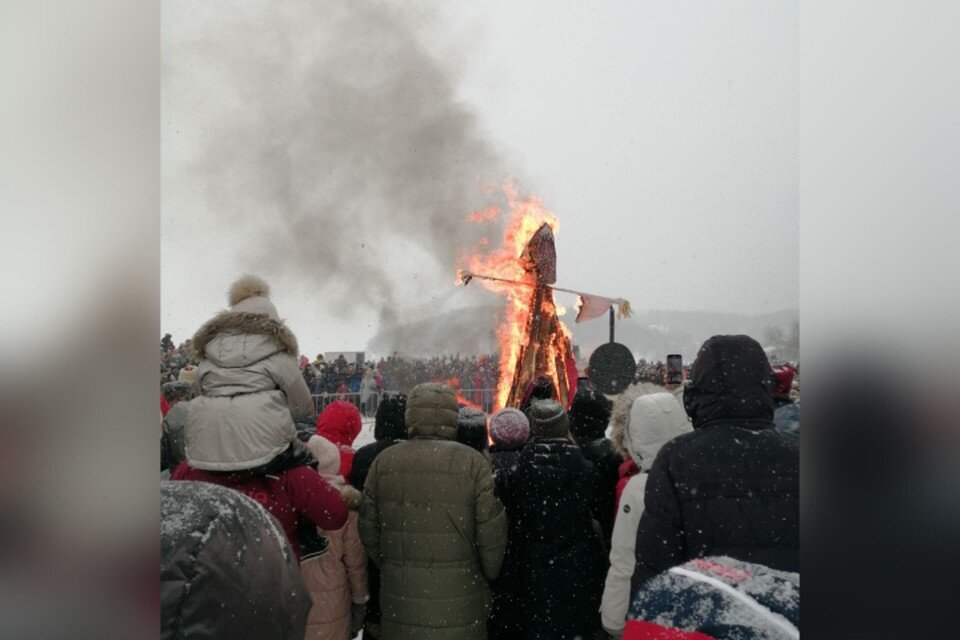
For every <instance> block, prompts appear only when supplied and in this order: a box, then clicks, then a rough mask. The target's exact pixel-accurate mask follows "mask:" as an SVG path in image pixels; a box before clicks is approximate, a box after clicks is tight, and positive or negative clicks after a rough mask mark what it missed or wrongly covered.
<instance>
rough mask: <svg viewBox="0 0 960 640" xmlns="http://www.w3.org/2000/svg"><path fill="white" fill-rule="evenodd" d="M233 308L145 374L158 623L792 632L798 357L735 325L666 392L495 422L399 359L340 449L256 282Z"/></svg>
mask: <svg viewBox="0 0 960 640" xmlns="http://www.w3.org/2000/svg"><path fill="white" fill-rule="evenodd" d="M230 305H231V307H230V309H229V310H228V311H225V312H222V313H220V314H218V315H217V316H215V317H214V318H212V319H211V320H210V321H208V322H207V323H206V324H205V325H204V326H203V327H201V329H200V330H199V331H198V332H197V334H196V335H195V336H194V338H193V339H192V341H191V344H190V347H191V348H192V355H190V356H188V357H195V358H196V365H195V367H196V372H195V376H194V378H193V380H191V381H189V382H188V381H181V380H180V379H179V376H178V379H177V381H167V382H166V383H165V384H164V386H163V392H164V395H165V397H166V396H169V397H168V399H167V402H168V405H169V409H168V410H167V414H166V418H165V419H164V420H163V421H162V422H161V426H162V429H161V443H162V446H161V470H162V471H163V472H164V474H169V481H166V480H163V481H162V482H161V496H162V501H161V506H162V518H163V524H162V526H161V538H162V545H161V548H162V558H161V584H162V591H161V599H162V603H163V612H164V613H163V620H162V625H161V626H162V637H164V638H174V637H181V636H184V635H189V636H190V637H194V638H215V637H226V635H227V634H228V635H230V636H231V637H237V638H253V637H256V638H258V639H259V638H278V639H280V638H283V639H296V640H300V639H302V638H310V639H320V638H323V639H331V640H345V639H347V638H353V637H356V635H357V634H359V633H361V631H362V633H363V637H364V638H365V639H366V638H383V639H386V640H395V639H399V640H406V639H418V640H433V639H438V640H439V639H448V638H449V639H454V638H456V639H467V640H469V639H477V640H479V639H481V638H494V639H505V638H509V639H519V640H523V639H537V640H539V639H550V640H573V639H575V638H586V639H588V638H605V637H618V638H619V637H622V638H625V639H631V638H632V639H639V638H688V637H689V638H733V637H736V638H795V637H799V440H798V438H797V437H796V434H797V433H798V430H799V414H798V412H797V413H796V419H797V423H796V424H795V425H791V426H789V427H785V428H778V427H777V426H776V424H775V422H776V417H777V414H778V413H780V412H781V411H782V410H783V409H784V408H791V407H798V402H797V399H796V397H795V396H796V388H795V385H794V382H795V379H796V368H795V367H778V368H774V367H771V364H770V362H769V360H768V358H767V355H766V354H765V353H764V351H763V349H762V348H761V346H760V345H759V344H758V343H757V342H756V341H755V340H753V339H752V338H749V337H747V336H714V337H713V338H710V339H709V340H707V341H706V342H705V343H704V344H703V346H702V347H701V349H700V351H699V353H698V355H697V358H696V360H695V361H694V363H693V364H692V366H691V367H690V368H689V372H688V374H687V376H686V382H685V383H684V384H666V383H665V382H663V381H657V384H650V382H653V381H650V382H646V381H638V382H636V383H634V384H633V385H631V386H630V387H628V389H627V390H625V391H624V392H623V393H621V394H620V395H619V396H617V397H616V398H615V399H614V400H613V401H612V402H611V400H610V399H609V398H607V397H606V396H604V395H603V394H602V393H600V392H599V391H597V390H596V389H594V388H593V387H592V385H590V384H589V382H587V383H585V384H582V385H580V388H579V389H578V391H577V392H576V394H575V395H574V397H573V398H572V399H571V402H570V403H569V406H564V405H562V404H561V403H560V402H558V401H557V400H556V394H555V393H554V392H553V390H552V389H551V387H550V386H549V385H540V386H538V387H537V388H535V389H532V390H531V393H530V394H527V395H526V396H525V400H524V402H523V404H522V405H521V406H520V407H517V408H504V409H500V410H499V411H496V412H495V413H493V414H492V415H487V414H485V413H483V412H481V411H479V410H477V409H475V408H470V407H467V406H462V403H461V402H459V401H458V398H457V396H456V394H455V393H454V391H453V389H451V387H450V386H449V385H448V384H445V383H444V381H443V380H442V379H441V380H440V381H421V380H418V379H417V376H418V375H420V374H419V373H414V374H413V376H412V377H411V378H408V380H409V382H408V384H410V385H412V386H410V387H401V388H402V389H404V390H407V389H409V392H408V393H388V394H384V395H383V396H382V401H381V402H379V403H378V404H377V406H376V409H375V420H374V442H373V443H371V444H367V445H365V446H363V447H360V448H359V449H355V448H354V442H355V439H356V437H357V435H358V434H359V433H360V425H361V415H360V409H359V408H358V407H357V406H356V405H355V404H354V403H352V402H348V401H346V400H337V401H333V402H331V403H330V404H329V405H327V406H326V407H325V408H324V409H323V410H322V411H321V412H320V413H319V415H316V414H315V413H314V411H315V409H316V408H317V407H315V406H314V404H313V399H312V397H311V393H310V389H309V387H308V385H307V382H306V380H305V377H304V375H303V367H302V366H301V365H302V363H301V362H300V358H299V355H298V354H299V351H298V349H297V343H296V339H295V338H294V336H293V334H292V333H291V332H290V331H289V329H288V328H287V327H286V326H285V325H284V324H283V323H282V322H281V321H280V320H279V317H278V315H277V312H276V309H275V307H274V306H273V304H272V302H271V301H270V298H269V288H268V287H267V286H266V284H265V283H264V282H263V281H261V280H259V279H257V278H251V277H245V278H243V279H241V280H240V281H238V282H237V283H235V284H234V286H233V288H232V289H231V292H230ZM389 360H390V359H387V360H386V361H385V362H384V363H383V364H388V365H389V364H390V362H389ZM398 362H402V361H401V360H400V359H394V364H396V363H398ZM481 362H482V359H479V358H478V359H472V358H468V359H461V358H455V359H445V360H438V361H435V363H434V364H433V365H432V367H433V368H429V366H428V368H418V367H416V366H413V367H407V364H406V363H405V364H403V365H402V366H403V367H405V368H407V369H406V370H407V371H414V372H418V371H427V370H429V371H430V373H431V374H432V373H434V372H437V371H439V370H443V371H444V372H447V371H450V370H456V371H459V372H461V373H465V372H469V371H470V370H471V367H473V368H475V369H476V370H479V369H480V367H481ZM485 362H486V364H489V362H490V360H489V359H488V360H486V361H485ZM441 363H442V364H441ZM380 364H381V363H377V365H376V366H375V367H373V369H377V370H379V371H380V373H381V374H382V375H384V376H385V375H386V374H385V371H384V370H381V369H380ZM384 369H385V370H389V366H388V367H385V368H384ZM396 371H397V369H394V375H396ZM428 375H429V374H428ZM438 377H439V378H443V376H438ZM395 380H396V379H395ZM396 384H398V385H399V384H400V383H396ZM171 416H173V418H171ZM172 423H173V424H172ZM608 432H609V433H610V437H608V436H607V434H608ZM211 485H215V486H211ZM242 496H246V497H247V498H250V500H242V499H240V497H242ZM217 512H219V513H222V514H223V518H217V517H216V513H217ZM253 512H258V513H260V514H263V513H264V512H265V513H267V514H270V516H272V518H270V517H266V518H264V517H263V516H261V515H251V514H252V513H253ZM274 523H275V525H276V526H274ZM254 548H255V549H257V550H259V549H263V551H262V552H260V551H256V552H255V551H254V550H253V549H254ZM247 620H249V622H248V623H245V621H247Z"/></svg>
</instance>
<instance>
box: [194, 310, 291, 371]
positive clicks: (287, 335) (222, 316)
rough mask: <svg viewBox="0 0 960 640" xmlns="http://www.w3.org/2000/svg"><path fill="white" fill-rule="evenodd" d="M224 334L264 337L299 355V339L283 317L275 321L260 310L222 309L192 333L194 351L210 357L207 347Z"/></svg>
mask: <svg viewBox="0 0 960 640" xmlns="http://www.w3.org/2000/svg"><path fill="white" fill-rule="evenodd" d="M221 334H225V335H230V336H239V335H258V336H264V337H266V338H267V339H268V341H269V342H270V343H272V344H273V345H275V346H276V347H277V349H278V350H280V351H285V352H286V353H289V354H290V355H291V356H293V357H297V354H298V353H299V348H298V346H297V338H296V337H295V336H294V335H293V332H292V331H290V329H289V328H288V327H287V325H285V324H284V323H283V322H282V321H281V320H274V319H273V318H271V317H269V316H265V315H262V314H259V313H246V312H242V311H223V312H221V313H218V314H217V315H215V316H214V317H213V318H211V319H210V320H208V321H207V322H206V323H204V325H203V326H202V327H200V329H199V330H197V332H196V333H195V334H194V336H193V342H192V346H193V351H194V355H195V356H196V357H197V358H201V359H202V358H209V357H210V354H208V353H207V347H208V346H209V345H210V343H211V342H212V341H213V340H214V338H216V337H217V336H220V335H221Z"/></svg>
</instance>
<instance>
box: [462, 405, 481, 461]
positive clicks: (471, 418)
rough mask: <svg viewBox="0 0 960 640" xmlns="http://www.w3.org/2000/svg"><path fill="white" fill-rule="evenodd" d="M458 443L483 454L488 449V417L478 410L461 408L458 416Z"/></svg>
mask: <svg viewBox="0 0 960 640" xmlns="http://www.w3.org/2000/svg"><path fill="white" fill-rule="evenodd" d="M457 442H461V443H463V444H465V445H467V446H468V447H470V448H472V449H476V450H477V451H480V452H482V451H483V450H484V449H486V448H487V415H486V414H485V413H483V412H482V411H478V410H477V409H471V408H470V407H460V411H459V413H458V414H457Z"/></svg>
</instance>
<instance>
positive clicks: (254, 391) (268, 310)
mask: <svg viewBox="0 0 960 640" xmlns="http://www.w3.org/2000/svg"><path fill="white" fill-rule="evenodd" d="M269 296H270V288H269V287H268V286H267V283H266V282H264V281H263V280H261V279H260V278H258V277H256V276H244V277H242V278H240V279H239V280H237V281H236V282H235V283H234V284H233V286H232V287H231V288H230V295H229V301H230V309H229V310H227V311H223V312H221V313H219V314H217V315H216V316H214V317H213V318H211V319H210V320H209V321H207V322H206V323H205V324H204V325H203V326H202V327H200V329H199V330H198V331H197V333H196V334H195V335H194V337H193V348H194V351H195V353H196V355H197V357H198V358H199V359H201V362H200V366H199V367H198V371H197V379H196V386H197V389H198V391H199V395H198V396H197V397H196V398H195V399H194V400H193V401H191V403H190V413H189V415H188V416H187V422H186V427H185V430H184V433H185V439H186V455H187V460H188V461H189V463H190V466H191V467H192V468H194V469H204V470H208V471H235V470H240V469H251V468H254V467H259V466H261V465H264V464H266V463H268V462H270V461H271V460H273V459H274V458H275V457H276V456H277V455H278V454H280V453H281V452H284V451H285V450H286V449H287V448H288V447H290V445H291V443H293V442H294V441H295V440H296V429H295V427H294V422H295V421H296V420H299V419H300V418H302V417H303V416H305V415H307V414H308V413H310V412H311V411H312V410H313V401H312V398H311V397H310V390H309V389H308V388H307V385H306V383H305V382H304V380H303V376H302V374H301V373H300V368H299V366H298V363H297V355H298V349H297V340H296V338H295V337H294V335H293V333H292V332H291V331H290V329H289V328H287V326H286V325H285V324H284V323H283V321H281V320H280V318H279V316H278V314H277V309H276V307H274V306H273V303H272V302H271V301H270V298H269Z"/></svg>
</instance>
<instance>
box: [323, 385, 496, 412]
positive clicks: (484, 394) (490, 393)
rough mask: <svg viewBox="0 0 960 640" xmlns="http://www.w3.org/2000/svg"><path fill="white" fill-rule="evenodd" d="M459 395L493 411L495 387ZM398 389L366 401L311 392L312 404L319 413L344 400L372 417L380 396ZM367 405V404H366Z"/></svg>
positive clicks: (349, 395)
mask: <svg viewBox="0 0 960 640" xmlns="http://www.w3.org/2000/svg"><path fill="white" fill-rule="evenodd" d="M457 391H458V392H459V394H460V397H461V398H463V399H464V400H467V401H469V402H470V403H472V404H475V405H477V406H478V407H480V408H481V410H482V411H483V412H484V413H491V412H492V411H493V403H494V400H495V399H496V397H497V390H496V389H458V390H457ZM396 393H399V392H398V391H389V390H388V391H380V392H378V393H377V394H376V395H373V396H370V397H369V398H368V401H367V402H364V401H363V394H361V393H359V392H353V393H315V394H313V396H312V397H313V404H314V406H315V407H316V410H317V413H320V412H321V411H323V410H324V409H326V408H327V406H328V405H329V404H330V403H331V402H335V401H337V400H345V401H347V402H349V403H351V404H352V405H353V406H355V407H356V408H357V409H359V410H360V413H361V414H362V415H363V416H365V417H368V418H372V417H373V416H374V415H376V413H377V407H378V406H380V398H382V397H383V396H385V395H390V394H396ZM367 405H369V406H367Z"/></svg>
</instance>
